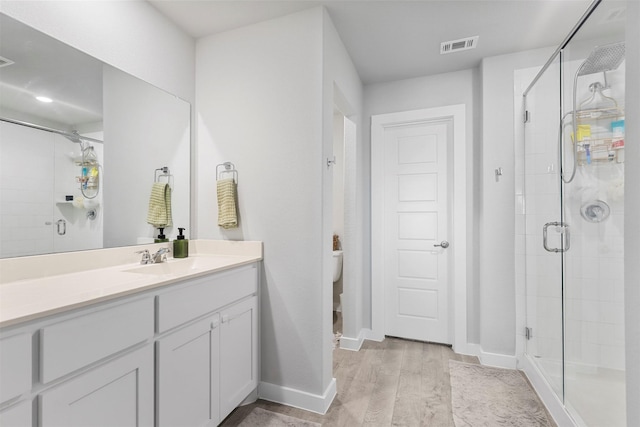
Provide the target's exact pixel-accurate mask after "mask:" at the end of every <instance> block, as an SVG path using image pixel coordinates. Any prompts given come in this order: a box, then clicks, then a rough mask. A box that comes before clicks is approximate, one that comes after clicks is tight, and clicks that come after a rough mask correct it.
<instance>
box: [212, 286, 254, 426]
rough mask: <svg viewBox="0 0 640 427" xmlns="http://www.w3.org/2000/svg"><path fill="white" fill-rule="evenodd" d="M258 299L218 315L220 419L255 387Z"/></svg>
mask: <svg viewBox="0 0 640 427" xmlns="http://www.w3.org/2000/svg"><path fill="white" fill-rule="evenodd" d="M257 309H258V298H257V297H253V298H251V299H248V300H245V301H242V302H240V303H238V304H235V305H233V306H231V307H229V308H228V309H225V310H223V311H222V312H221V315H220V366H221V369H220V390H221V393H220V413H221V417H220V420H221V421H222V420H223V419H224V418H225V417H226V416H227V415H229V414H230V413H231V411H233V410H234V409H235V408H236V406H238V405H239V404H240V403H241V402H242V401H243V400H244V399H245V398H246V397H247V396H248V395H249V393H251V392H252V391H253V390H255V388H256V387H257V386H258V316H257Z"/></svg>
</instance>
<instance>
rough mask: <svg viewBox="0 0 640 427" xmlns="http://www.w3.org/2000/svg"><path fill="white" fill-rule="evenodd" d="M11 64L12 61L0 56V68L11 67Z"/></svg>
mask: <svg viewBox="0 0 640 427" xmlns="http://www.w3.org/2000/svg"><path fill="white" fill-rule="evenodd" d="M13 63H14V62H13V61H12V60H10V59H7V58H3V57H2V56H0V68H2V67H6V66H7V65H11V64H13Z"/></svg>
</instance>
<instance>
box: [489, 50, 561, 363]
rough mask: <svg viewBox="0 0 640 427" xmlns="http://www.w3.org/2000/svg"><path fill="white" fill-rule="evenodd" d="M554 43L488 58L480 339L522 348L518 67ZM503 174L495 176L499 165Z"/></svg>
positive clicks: (541, 57) (539, 58) (500, 348)
mask: <svg viewBox="0 0 640 427" xmlns="http://www.w3.org/2000/svg"><path fill="white" fill-rule="evenodd" d="M552 52H553V49H552V48H548V49H538V50H533V51H527V52H521V53H516V54H510V55H501V56H496V57H491V58H485V59H483V60H482V65H481V75H482V77H481V78H482V108H481V111H482V148H481V153H482V157H481V166H480V168H481V177H480V185H481V188H482V192H481V196H480V201H479V206H480V209H481V210H480V213H479V214H480V216H479V220H480V223H479V248H478V252H477V259H478V260H479V263H480V287H479V291H478V294H477V295H478V297H479V298H480V306H479V314H480V316H479V319H478V320H479V325H480V345H481V346H482V350H483V351H485V352H488V353H496V354H501V355H510V356H511V355H515V354H516V333H517V334H520V335H521V334H522V331H517V330H516V286H515V255H514V254H515V240H514V236H515V209H516V198H515V153H514V123H513V112H514V97H513V93H514V70H516V69H520V68H528V67H533V66H539V65H542V64H544V63H545V62H546V61H547V59H548V58H549V56H551V53H552ZM499 167H501V168H502V170H503V176H502V177H501V179H500V180H499V181H496V179H495V169H497V168H499Z"/></svg>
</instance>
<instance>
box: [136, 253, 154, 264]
mask: <svg viewBox="0 0 640 427" xmlns="http://www.w3.org/2000/svg"><path fill="white" fill-rule="evenodd" d="M136 253H137V254H142V259H141V260H140V264H142V265H145V264H152V263H153V261H152V260H151V255H149V250H148V249H143V250H141V251H136Z"/></svg>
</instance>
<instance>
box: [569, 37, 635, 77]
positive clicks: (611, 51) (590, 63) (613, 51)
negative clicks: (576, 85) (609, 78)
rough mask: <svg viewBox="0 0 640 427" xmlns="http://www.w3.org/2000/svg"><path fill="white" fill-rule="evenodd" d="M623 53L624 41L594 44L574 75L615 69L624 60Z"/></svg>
mask: <svg viewBox="0 0 640 427" xmlns="http://www.w3.org/2000/svg"><path fill="white" fill-rule="evenodd" d="M624 55H625V44H624V42H620V43H612V44H606V45H603V46H596V47H595V49H593V50H592V51H591V53H590V54H589V56H588V57H587V59H585V61H584V62H583V63H582V65H580V68H579V69H578V73H577V75H576V76H586V75H588V74H595V73H601V72H603V71H611V70H615V69H617V68H618V67H619V66H620V64H621V63H622V61H624Z"/></svg>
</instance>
